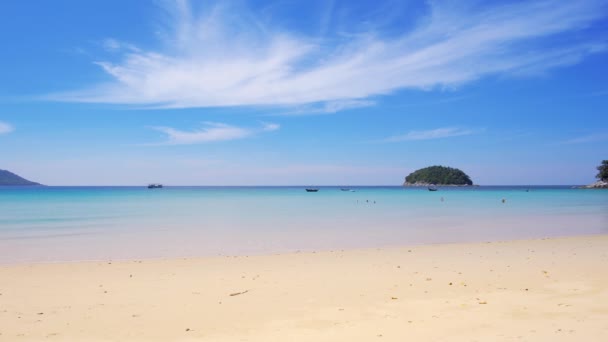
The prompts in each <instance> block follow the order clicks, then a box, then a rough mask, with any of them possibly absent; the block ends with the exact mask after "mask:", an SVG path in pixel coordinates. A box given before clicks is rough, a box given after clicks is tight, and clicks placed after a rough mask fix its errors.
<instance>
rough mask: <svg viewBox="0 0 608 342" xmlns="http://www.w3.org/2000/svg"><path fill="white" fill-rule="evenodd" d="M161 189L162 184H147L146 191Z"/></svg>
mask: <svg viewBox="0 0 608 342" xmlns="http://www.w3.org/2000/svg"><path fill="white" fill-rule="evenodd" d="M162 187H163V185H162V184H148V189H160V188H162Z"/></svg>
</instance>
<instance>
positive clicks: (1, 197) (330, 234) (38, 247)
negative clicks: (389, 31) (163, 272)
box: [0, 187, 608, 262]
mask: <svg viewBox="0 0 608 342" xmlns="http://www.w3.org/2000/svg"><path fill="white" fill-rule="evenodd" d="M352 189H353V190H354V192H346V191H341V190H340V187H321V188H320V190H319V192H317V193H307V192H305V191H304V187H166V188H163V189H153V190H150V189H147V188H145V187H23V188H15V187H0V262H22V261H65V260H85V259H86V260H89V259H94V260H100V259H103V260H106V259H123V258H152V257H177V256H184V257H186V256H204V255H234V254H241V255H242V254H260V253H277V252H286V251H296V250H303V251H310V250H319V249H323V250H325V249H340V248H360V247H379V246H391V245H408V244H426V243H441V242H460V241H485V240H498V239H518V238H534V237H550V236H565V235H580V234H596V233H608V191H603V190H582V189H572V188H570V187H530V188H527V187H474V188H441V189H440V190H439V191H437V192H429V191H427V190H426V189H425V188H402V187H353V188H352ZM502 199H505V203H502Z"/></svg>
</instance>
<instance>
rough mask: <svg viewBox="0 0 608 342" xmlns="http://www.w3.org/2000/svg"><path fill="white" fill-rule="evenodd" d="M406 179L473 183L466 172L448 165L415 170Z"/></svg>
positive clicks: (408, 180) (432, 182)
mask: <svg viewBox="0 0 608 342" xmlns="http://www.w3.org/2000/svg"><path fill="white" fill-rule="evenodd" d="M405 181H406V183H409V184H414V183H424V184H437V185H473V181H472V180H471V178H470V177H469V176H468V175H467V174H466V173H464V172H462V171H461V170H459V169H455V168H452V167H447V166H430V167H427V168H424V169H420V170H417V171H414V172H412V173H410V174H409V176H407V177H405Z"/></svg>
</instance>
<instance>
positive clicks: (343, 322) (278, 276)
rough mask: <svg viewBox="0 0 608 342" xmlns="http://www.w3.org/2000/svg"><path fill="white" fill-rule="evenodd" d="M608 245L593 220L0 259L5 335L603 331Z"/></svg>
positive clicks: (95, 337)
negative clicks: (120, 254) (440, 236)
mask: <svg viewBox="0 0 608 342" xmlns="http://www.w3.org/2000/svg"><path fill="white" fill-rule="evenodd" d="M607 251H608V234H600V235H587V236H576V237H562V238H546V239H530V240H515V241H513V240H512V241H495V242H481V243H450V244H430V245H414V246H403V247H388V248H366V249H354V250H333V251H323V252H302V253H289V254H278V255H277V254H273V255H257V256H218V257H203V258H179V259H177V258H172V259H166V258H161V259H153V260H151V259H148V260H130V261H103V262H102V261H89V262H69V263H36V264H13V265H0V279H3V281H2V284H0V294H1V295H0V307H1V308H2V309H3V310H0V341H3V340H7V341H12V340H21V341H39V340H42V339H48V340H50V341H73V340H80V341H112V340H129V341H192V340H209V341H235V340H247V341H281V340H290V341H312V340H314V341H342V340H349V341H369V340H379V341H403V340H404V339H413V340H450V341H470V340H512V339H518V338H519V339H523V340H534V341H571V340H577V339H578V340H587V341H601V340H606V339H608V326H605V324H604V322H606V321H608V304H606V303H608V274H606V272H605V270H606V269H608V252H607ZM439 328H440V329H439Z"/></svg>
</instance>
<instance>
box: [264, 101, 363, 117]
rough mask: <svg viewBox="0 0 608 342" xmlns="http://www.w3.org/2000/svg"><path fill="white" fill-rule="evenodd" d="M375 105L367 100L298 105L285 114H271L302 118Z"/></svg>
mask: <svg viewBox="0 0 608 342" xmlns="http://www.w3.org/2000/svg"><path fill="white" fill-rule="evenodd" d="M374 104H375V102H374V101H369V100H338V101H327V102H321V103H315V104H306V105H300V106H297V107H296V108H294V109H293V110H289V111H286V112H282V113H279V114H272V115H273V116H304V115H318V114H334V113H337V112H341V111H344V110H350V109H357V108H364V107H370V106H373V105H374Z"/></svg>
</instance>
